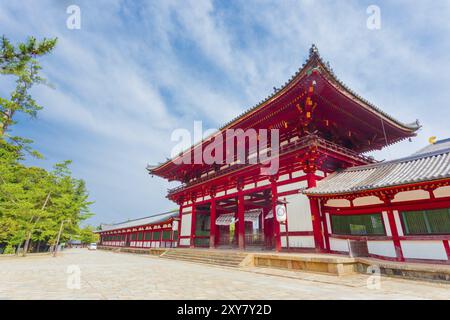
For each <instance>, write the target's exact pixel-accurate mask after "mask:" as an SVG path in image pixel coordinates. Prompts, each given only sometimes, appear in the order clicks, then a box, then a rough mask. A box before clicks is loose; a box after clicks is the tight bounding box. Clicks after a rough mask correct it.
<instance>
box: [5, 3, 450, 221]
mask: <svg viewBox="0 0 450 320" xmlns="http://www.w3.org/2000/svg"><path fill="white" fill-rule="evenodd" d="M65 5H66V4H65V3H64V2H55V1H39V2H37V1H27V2H26V5H25V4H24V3H23V2H12V1H9V2H4V3H2V6H1V7H0V27H1V29H2V32H4V33H5V34H6V35H7V36H10V37H12V38H13V39H15V40H23V39H24V38H25V37H26V36H28V35H36V36H38V37H43V36H47V37H51V36H58V38H59V43H58V46H57V49H56V50H55V52H54V53H53V54H52V56H51V57H46V58H45V59H44V71H45V74H46V76H47V77H48V78H49V79H50V81H51V82H53V83H54V84H55V86H56V89H55V90H51V89H47V88H38V89H36V90H34V93H35V95H36V97H37V98H38V101H39V102H40V103H42V104H43V105H44V106H45V110H44V111H43V112H42V113H41V114H40V118H41V119H42V120H41V121H44V122H45V123H46V125H47V126H46V127H45V130H49V132H50V131H51V132H55V131H58V130H61V133H60V134H59V135H58V139H57V141H58V142H57V143H54V144H51V143H49V141H50V140H51V139H52V137H51V135H50V133H48V132H43V131H40V130H41V129H40V128H43V127H44V126H40V124H39V121H35V122H32V123H30V124H29V125H30V128H31V130H34V134H35V136H36V137H41V138H42V140H39V141H38V140H37V139H36V138H35V137H33V138H35V140H36V143H37V145H38V146H39V145H40V144H41V145H43V146H44V145H45V149H46V150H48V152H49V154H50V155H51V157H50V160H52V161H57V160H62V159H64V158H67V157H69V158H72V159H73V160H74V168H75V171H76V173H77V175H79V176H82V177H84V178H85V179H86V180H87V182H88V186H89V188H90V189H91V191H92V198H93V199H94V200H96V202H97V203H96V205H95V206H94V210H96V211H97V212H96V213H97V215H98V216H97V217H96V218H95V220H94V221H96V222H98V221H103V222H108V221H110V220H115V221H118V220H120V217H121V216H122V217H123V218H133V217H139V216H142V215H148V214H152V213H157V212H160V211H162V210H165V209H169V208H171V207H173V204H171V203H169V202H168V200H166V199H165V198H164V195H165V187H167V186H168V185H169V184H168V183H166V182H162V180H161V179H158V178H154V179H150V178H149V176H148V175H147V174H146V172H145V170H144V167H145V164H146V163H147V162H150V163H156V162H158V161H164V160H165V157H166V156H169V154H170V150H171V148H172V145H171V143H170V133H171V131H172V130H173V129H176V128H179V127H184V128H188V129H190V128H191V127H192V125H193V121H194V120H204V121H206V122H207V125H208V126H211V127H219V126H220V125H222V124H224V123H225V122H228V121H229V120H231V118H233V117H234V116H236V115H237V114H239V113H241V112H242V111H244V110H245V109H247V108H249V107H250V106H251V105H254V104H255V103H256V102H257V101H260V100H261V99H262V98H264V97H265V96H267V95H268V94H270V93H271V91H272V87H273V86H277V87H279V86H280V85H282V84H283V83H284V82H285V81H286V80H287V79H288V78H289V77H290V76H291V75H292V74H293V73H294V72H295V71H296V70H297V69H298V68H299V67H300V66H301V64H302V63H303V62H304V59H305V58H306V57H307V54H308V52H307V50H308V49H309V46H310V45H311V43H316V44H317V45H318V47H319V49H320V51H321V54H322V56H323V57H324V58H325V59H326V60H330V63H331V65H332V67H333V68H334V69H335V71H336V73H337V75H338V76H339V77H340V78H341V79H342V80H343V81H344V82H345V83H347V84H348V85H349V86H350V87H351V88H353V89H354V90H355V91H357V92H358V93H360V94H361V95H362V96H364V97H365V98H367V99H368V100H371V101H372V102H374V103H375V104H377V105H378V106H379V107H380V108H382V109H383V110H385V111H386V112H388V113H390V114H392V115H393V116H395V117H397V118H398V119H400V120H402V121H413V120H415V119H416V118H419V119H421V121H422V123H423V125H424V128H423V130H422V132H421V134H420V136H419V138H418V139H415V142H414V143H413V144H411V143H408V142H403V143H400V144H398V145H396V146H393V147H390V148H389V149H388V150H386V151H383V152H378V153H376V154H377V155H378V156H379V157H380V158H385V157H386V158H392V157H397V156H402V155H406V154H409V153H411V152H412V151H413V150H414V149H418V148H420V147H421V146H422V145H423V144H426V143H427V142H426V141H427V138H428V136H429V135H437V136H438V137H440V138H445V137H447V136H449V131H448V126H447V124H446V123H444V121H443V120H442V119H448V118H449V117H450V111H449V108H448V105H447V101H448V99H449V98H450V93H448V92H449V91H448V90H447V88H446V86H447V85H448V83H449V80H450V72H449V71H450V70H449V62H450V58H449V55H448V54H447V53H448V50H449V49H450V41H449V37H450V36H449V34H450V33H449V32H448V31H449V28H450V27H449V24H448V22H447V21H448V16H449V13H450V5H449V3H444V2H442V3H438V4H436V3H426V2H419V3H415V4H414V5H411V4H410V2H409V1H400V2H396V3H395V4H392V3H391V2H381V3H380V4H379V5H380V7H381V14H382V19H383V20H382V29H381V30H379V31H370V30H367V28H366V19H367V14H366V7H365V6H364V5H362V4H360V3H356V2H339V3H332V2H328V1H276V2H272V1H257V2H251V1H246V2H239V3H232V4H231V3H222V2H213V1H208V0H204V1H203V0H201V1H200V0H198V1H183V2H180V1H152V2H143V3H135V2H131V1H119V0H117V1H95V2H94V1H80V2H79V6H80V7H81V12H82V29H81V30H78V31H70V30H68V29H66V28H65V18H66V16H67V15H66V13H65ZM237 6H238V7H239V8H237ZM423 12H426V13H427V14H423ZM399 21H400V22H402V23H399ZM430 30H431V31H430ZM3 90H4V89H3ZM0 92H1V93H3V92H4V91H2V89H0ZM431 110H432V111H433V113H431ZM27 125H28V124H27ZM49 128H52V129H49ZM74 132H75V133H77V134H75V133H74Z"/></svg>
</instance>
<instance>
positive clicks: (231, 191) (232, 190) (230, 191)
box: [227, 188, 237, 194]
mask: <svg viewBox="0 0 450 320" xmlns="http://www.w3.org/2000/svg"><path fill="white" fill-rule="evenodd" d="M236 192H237V188H231V189H228V190H227V194H232V193H236Z"/></svg>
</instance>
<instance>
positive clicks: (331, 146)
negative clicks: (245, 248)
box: [168, 135, 376, 195]
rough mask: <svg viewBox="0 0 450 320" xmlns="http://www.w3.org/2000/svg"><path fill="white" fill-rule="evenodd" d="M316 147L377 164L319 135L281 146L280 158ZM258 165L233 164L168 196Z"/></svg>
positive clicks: (173, 190) (174, 190) (171, 190)
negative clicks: (306, 148) (309, 147)
mask: <svg viewBox="0 0 450 320" xmlns="http://www.w3.org/2000/svg"><path fill="white" fill-rule="evenodd" d="M314 145H316V146H317V147H321V148H323V149H326V150H330V151H333V152H335V153H339V154H342V155H345V156H347V157H349V158H352V159H354V160H356V161H359V162H362V163H374V162H376V161H375V160H374V159H373V158H370V157H366V156H364V155H362V154H359V153H357V152H355V151H353V150H351V149H348V148H345V147H343V146H340V145H338V144H336V143H334V142H331V141H328V140H326V139H323V138H321V137H319V136H317V135H308V136H305V137H302V138H300V139H298V140H296V141H293V142H290V143H288V144H286V145H284V146H281V147H280V153H279V156H282V155H285V154H287V153H290V152H293V151H296V150H300V149H303V148H305V147H308V146H314ZM254 152H256V149H252V150H250V152H249V156H251V155H253V154H254ZM247 161H248V158H247ZM257 165H261V164H260V163H259V164H258V163H257V164H253V163H246V164H241V163H236V164H233V165H229V166H228V167H227V168H224V169H222V170H219V171H217V172H214V173H212V174H209V175H207V176H205V177H203V178H198V179H195V180H194V181H192V182H189V183H186V184H182V185H180V186H178V187H176V188H172V189H168V194H169V195H171V194H174V193H177V192H179V191H182V190H184V189H187V188H189V187H192V186H194V185H197V184H201V183H202V182H205V181H208V180H211V179H214V178H217V177H220V176H223V175H226V174H229V173H232V172H235V171H239V170H241V169H242V168H244V167H251V166H257Z"/></svg>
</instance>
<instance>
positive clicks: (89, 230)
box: [78, 226, 99, 244]
mask: <svg viewBox="0 0 450 320" xmlns="http://www.w3.org/2000/svg"><path fill="white" fill-rule="evenodd" d="M94 231H95V228H94V227H92V226H86V227H84V228H82V229H80V232H79V236H78V240H80V241H81V243H83V244H87V243H93V242H98V240H99V236H98V234H97V233H94Z"/></svg>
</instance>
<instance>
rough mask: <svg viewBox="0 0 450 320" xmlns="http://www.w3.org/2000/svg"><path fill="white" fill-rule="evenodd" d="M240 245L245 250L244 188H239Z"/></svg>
mask: <svg viewBox="0 0 450 320" xmlns="http://www.w3.org/2000/svg"><path fill="white" fill-rule="evenodd" d="M237 226H238V228H237V229H238V230H237V232H238V243H239V249H241V250H244V249H245V206H244V194H243V192H242V186H238V225H237Z"/></svg>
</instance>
